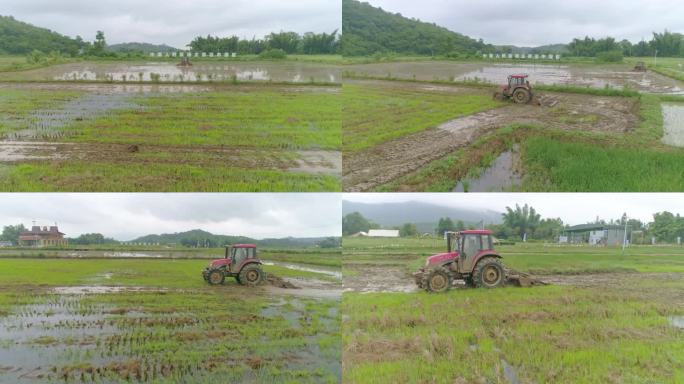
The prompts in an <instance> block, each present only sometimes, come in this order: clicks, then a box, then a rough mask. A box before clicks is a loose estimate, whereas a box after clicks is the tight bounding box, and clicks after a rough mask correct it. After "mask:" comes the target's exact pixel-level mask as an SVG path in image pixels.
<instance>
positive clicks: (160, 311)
mask: <svg viewBox="0 0 684 384" xmlns="http://www.w3.org/2000/svg"><path fill="white" fill-rule="evenodd" d="M233 289H236V288H233ZM126 292H128V293H124V291H117V292H107V294H106V295H104V294H101V293H99V292H84V294H79V293H74V292H68V293H66V294H62V295H58V294H46V295H41V296H39V297H38V298H37V299H36V300H35V301H36V303H34V304H27V305H22V306H19V307H15V308H14V309H13V310H12V311H11V312H10V313H7V314H4V315H0V381H2V382H12V383H52V382H73V383H92V382H97V383H131V382H133V383H151V382H154V383H173V382H206V383H224V382H245V383H261V382H282V381H287V380H292V379H293V378H294V377H297V378H298V380H297V381H298V382H304V383H318V382H338V381H340V380H341V363H340V357H339V352H338V351H337V350H336V348H337V347H336V346H337V345H339V312H338V305H339V303H338V302H337V301H331V300H319V299H311V298H296V297H293V298H285V297H280V298H273V299H263V298H260V297H258V296H254V297H252V298H251V299H250V300H252V301H254V303H251V304H249V303H247V302H245V296H243V297H238V296H237V295H235V296H233V295H231V294H229V295H228V296H225V297H216V296H217V295H215V294H201V293H197V292H171V291H169V292H151V291H142V290H141V291H126ZM245 293H247V292H245ZM219 296H224V295H219ZM304 372H307V373H306V374H304Z"/></svg>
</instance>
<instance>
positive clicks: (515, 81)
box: [508, 75, 530, 89]
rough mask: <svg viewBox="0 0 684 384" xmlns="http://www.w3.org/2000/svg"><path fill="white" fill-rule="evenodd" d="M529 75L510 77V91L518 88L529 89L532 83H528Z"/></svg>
mask: <svg viewBox="0 0 684 384" xmlns="http://www.w3.org/2000/svg"><path fill="white" fill-rule="evenodd" d="M527 77H528V75H510V76H508V89H515V88H517V87H524V86H526V87H529V86H530V82H529V81H527Z"/></svg>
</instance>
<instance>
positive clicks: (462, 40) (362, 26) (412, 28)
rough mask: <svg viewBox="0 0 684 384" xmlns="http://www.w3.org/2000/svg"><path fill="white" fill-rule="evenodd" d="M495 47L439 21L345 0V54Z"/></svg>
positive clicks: (453, 51)
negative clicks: (449, 27)
mask: <svg viewBox="0 0 684 384" xmlns="http://www.w3.org/2000/svg"><path fill="white" fill-rule="evenodd" d="M488 49H493V46H491V45H487V44H485V43H484V42H482V41H478V40H475V39H472V38H470V37H468V36H464V35H462V34H459V33H456V32H452V31H450V30H448V29H446V28H443V27H440V26H438V25H436V24H431V23H425V22H422V21H420V20H417V19H409V18H406V17H404V16H402V15H401V14H393V13H390V12H386V11H384V10H383V9H382V8H375V7H373V6H372V5H370V4H368V3H362V2H359V1H356V0H342V54H343V55H347V56H366V55H372V54H374V53H376V52H383V53H384V52H393V53H399V54H406V55H449V54H461V55H463V54H474V53H477V52H478V51H484V50H488Z"/></svg>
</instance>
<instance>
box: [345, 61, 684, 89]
mask: <svg viewBox="0 0 684 384" xmlns="http://www.w3.org/2000/svg"><path fill="white" fill-rule="evenodd" d="M347 71H349V72H352V73H356V74H364V75H371V76H375V77H398V78H403V79H416V80H428V81H429V80H451V81H466V80H467V81H479V82H485V83H491V84H503V83H505V82H506V79H507V76H508V75H510V74H514V73H526V74H528V75H530V78H529V80H530V83H532V84H546V85H573V86H581V87H593V88H604V87H611V88H617V89H621V88H624V87H625V86H628V87H630V88H634V89H638V90H640V91H644V92H651V93H665V94H684V82H681V81H678V80H674V79H670V78H668V77H665V76H662V75H659V74H657V73H653V72H645V73H644V72H633V71H632V70H631V67H630V66H628V65H601V66H599V65H568V64H563V65H558V64H540V65H537V64H514V63H501V64H492V63H457V62H448V61H427V62H413V63H411V62H404V63H380V64H364V65H355V66H350V67H349V68H347Z"/></svg>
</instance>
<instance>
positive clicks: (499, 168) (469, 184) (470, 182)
mask: <svg viewBox="0 0 684 384" xmlns="http://www.w3.org/2000/svg"><path fill="white" fill-rule="evenodd" d="M518 150H519V148H518V147H517V146H516V147H514V148H513V149H512V150H510V151H506V152H504V153H502V154H501V155H499V157H498V158H497V159H496V160H495V161H494V162H493V163H492V165H491V166H490V167H489V168H487V169H486V170H485V171H484V172H482V174H481V175H480V176H478V177H477V178H475V179H465V180H461V181H459V182H458V184H457V185H456V188H454V192H504V191H508V190H511V189H512V188H515V187H516V186H519V185H520V184H521V183H522V176H521V175H520V174H519V173H518V172H516V170H515V165H516V163H517V162H518V159H519V152H518Z"/></svg>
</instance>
